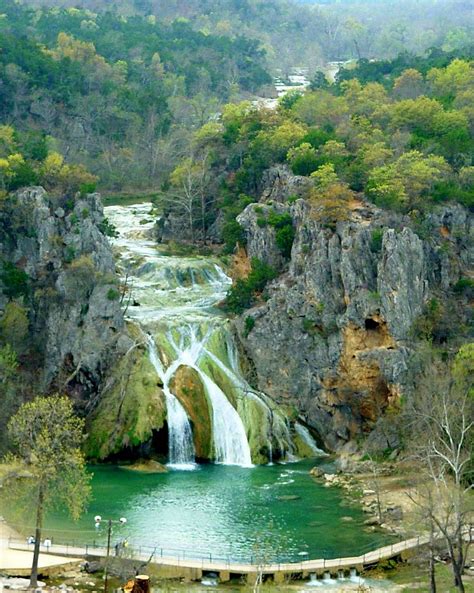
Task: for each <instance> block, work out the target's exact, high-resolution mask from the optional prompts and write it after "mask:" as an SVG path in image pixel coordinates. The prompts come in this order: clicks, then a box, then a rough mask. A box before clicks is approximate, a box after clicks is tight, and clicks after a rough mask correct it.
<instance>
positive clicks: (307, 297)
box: [235, 168, 474, 450]
mask: <svg viewBox="0 0 474 593" xmlns="http://www.w3.org/2000/svg"><path fill="white" fill-rule="evenodd" d="M307 181H308V180H307V179H304V178H295V177H294V176H292V175H291V174H289V172H288V171H287V170H285V169H282V168H277V169H273V170H271V171H270V172H268V174H267V177H266V187H265V190H264V192H263V194H262V197H261V200H260V203H259V204H251V205H249V206H248V207H247V208H246V209H245V210H244V212H243V213H242V214H241V215H240V216H239V217H238V221H239V223H240V225H241V226H242V227H243V228H244V230H245V234H246V238H247V253H248V256H249V258H253V257H256V258H258V259H260V260H262V261H264V262H266V263H268V264H270V265H272V266H274V267H276V268H277V269H279V270H280V271H281V274H280V276H279V277H278V278H277V279H276V280H275V281H273V282H272V283H271V285H270V286H269V287H268V288H267V295H266V300H262V302H261V303H260V304H259V305H258V306H256V307H254V308H252V309H250V310H248V311H246V312H245V313H244V314H243V315H242V316H241V317H240V318H239V319H238V320H237V321H236V324H235V327H236V331H237V333H238V336H239V339H240V344H241V349H242V352H243V353H244V354H245V356H246V358H247V370H248V376H249V378H250V379H251V380H252V381H253V383H254V384H255V386H256V387H258V388H259V389H261V390H262V391H265V392H266V393H268V394H269V395H271V396H272V397H273V398H275V399H277V400H279V401H280V400H282V399H283V400H285V399H286V400H289V401H291V402H293V403H296V404H297V407H298V409H299V411H300V413H301V415H302V416H303V417H304V419H305V420H306V422H307V424H308V425H309V426H310V427H312V428H313V430H314V431H315V432H316V433H318V434H319V436H320V437H321V439H322V441H323V442H324V443H325V445H326V447H328V448H329V449H331V450H339V449H341V447H343V446H344V445H345V444H346V443H348V442H349V441H354V440H356V439H358V438H360V437H361V436H362V435H370V436H369V443H371V444H372V445H373V446H374V447H376V448H377V449H379V450H380V449H386V448H393V447H397V446H398V435H397V432H396V430H395V425H394V424H393V423H387V422H382V421H380V418H382V417H384V416H385V417H387V414H389V413H390V412H396V410H397V408H398V406H399V403H400V396H401V395H402V394H407V393H410V392H412V391H413V389H414V388H415V386H416V376H415V374H414V369H413V365H412V364H411V363H412V360H413V354H414V352H415V350H416V340H417V338H418V337H420V334H423V332H425V333H427V334H429V335H425V336H424V337H428V339H432V340H435V341H438V342H439V343H443V342H447V341H449V340H452V339H456V337H457V335H458V334H461V333H462V330H461V327H462V324H463V323H466V319H465V312H466V310H467V309H468V307H465V305H466V303H465V302H462V300H463V298H464V297H463V296H462V294H460V293H459V291H458V292H456V290H454V291H453V289H456V288H457V287H459V286H462V278H463V277H465V276H467V275H469V273H470V272H469V270H472V262H473V260H474V253H473V243H472V218H471V217H470V216H469V214H468V212H467V211H466V210H465V209H463V208H462V207H461V206H444V207H440V208H438V209H437V210H436V211H435V212H433V213H431V214H429V215H427V216H425V217H424V218H423V220H422V221H419V220H417V219H416V216H415V215H417V213H414V215H413V216H412V217H407V216H402V215H397V214H394V213H388V212H386V211H382V210H380V209H377V208H375V207H374V206H372V205H370V204H368V203H365V202H364V201H362V200H361V201H358V200H354V202H353V203H350V204H348V206H347V216H345V217H344V218H345V219H344V220H340V221H338V222H337V223H335V224H334V225H327V224H325V223H322V222H321V221H320V220H319V221H318V220H316V219H315V217H314V216H313V210H312V208H311V206H310V205H309V204H308V202H307V201H306V200H304V199H296V198H295V194H296V196H298V193H299V194H300V195H304V187H305V186H304V184H305V182H307ZM295 188H296V189H297V191H295ZM290 196H293V197H291V198H290V200H288V198H289V197H290ZM271 212H276V213H278V214H282V213H288V214H290V215H291V218H292V220H293V227H294V231H295V239H294V242H293V246H292V250H291V257H290V259H289V261H287V262H286V263H285V262H284V261H283V259H282V256H281V252H280V251H279V249H278V246H277V244H276V242H275V229H274V228H273V227H272V226H271V225H265V224H262V223H261V220H262V217H264V218H265V217H268V216H269V215H270V213H271ZM460 280H461V282H460ZM461 292H462V291H461ZM247 317H251V318H252V320H253V321H251V322H249V320H248V319H247ZM249 328H252V329H251V330H250V331H249Z"/></svg>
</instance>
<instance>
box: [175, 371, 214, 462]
mask: <svg viewBox="0 0 474 593" xmlns="http://www.w3.org/2000/svg"><path fill="white" fill-rule="evenodd" d="M170 389H171V392H172V393H174V394H175V395H176V397H177V398H178V399H179V401H180V402H181V403H182V404H183V406H184V409H185V410H186V413H187V414H188V417H189V419H190V421H191V424H192V428H193V437H194V447H195V449H196V456H197V457H198V458H199V459H211V455H212V419H211V410H210V406H209V403H208V400H207V396H206V390H205V389H204V385H203V383H202V381H201V378H200V377H199V374H198V372H197V371H195V370H194V369H192V368H190V367H187V366H184V365H182V366H180V367H178V369H177V371H176V373H175V374H174V376H173V378H172V380H171V382H170Z"/></svg>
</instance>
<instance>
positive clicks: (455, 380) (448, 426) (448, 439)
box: [407, 362, 474, 593]
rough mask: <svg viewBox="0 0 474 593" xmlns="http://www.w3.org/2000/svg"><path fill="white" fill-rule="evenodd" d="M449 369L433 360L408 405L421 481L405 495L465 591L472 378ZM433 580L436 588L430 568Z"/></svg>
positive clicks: (473, 422)
mask: <svg viewBox="0 0 474 593" xmlns="http://www.w3.org/2000/svg"><path fill="white" fill-rule="evenodd" d="M453 369H454V367H449V366H448V365H446V364H443V363H440V362H431V363H430V364H429V365H428V366H427V370H426V372H425V374H424V376H422V377H421V380H420V383H419V386H418V389H417V393H416V395H415V396H414V397H413V398H412V400H411V402H410V403H409V405H408V406H407V420H408V423H409V429H410V431H411V437H412V438H411V449H412V454H413V457H414V458H415V460H416V461H417V462H418V464H419V467H420V472H419V480H420V485H419V487H418V488H417V490H416V493H415V494H410V495H409V496H410V498H411V500H412V501H413V502H414V504H415V505H416V506H417V507H418V509H419V510H420V511H421V515H422V517H424V519H425V527H428V529H429V532H430V533H431V534H432V538H431V539H432V540H433V539H434V537H435V536H434V534H435V533H436V534H437V536H438V537H441V538H442V539H443V540H444V542H445V544H446V547H447V553H448V556H449V559H450V562H451V567H452V570H453V576H454V584H455V586H456V587H457V589H458V590H459V591H460V593H464V584H463V579H462V575H463V571H464V567H465V562H466V555H467V551H468V547H469V544H470V537H468V531H469V530H468V526H469V522H470V520H472V517H473V508H472V499H471V498H470V497H469V496H468V493H469V490H470V489H471V488H472V484H470V483H469V482H470V480H469V475H468V474H469V472H470V464H471V454H472V442H473V430H472V429H473V427H474V405H473V404H474V398H473V397H472V392H471V391H472V377H470V376H469V374H468V375H467V376H465V375H464V376H460V375H459V374H456V373H455V372H453ZM431 580H432V581H433V585H432V587H435V584H434V571H433V568H432V569H431ZM431 590H432V591H435V590H436V589H435V588H432V589H431Z"/></svg>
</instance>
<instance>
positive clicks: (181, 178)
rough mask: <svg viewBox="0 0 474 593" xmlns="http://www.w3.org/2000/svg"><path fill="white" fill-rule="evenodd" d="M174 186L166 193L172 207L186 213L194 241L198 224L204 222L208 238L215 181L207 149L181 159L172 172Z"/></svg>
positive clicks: (203, 236) (203, 232)
mask: <svg viewBox="0 0 474 593" xmlns="http://www.w3.org/2000/svg"><path fill="white" fill-rule="evenodd" d="M170 182H171V188H170V190H169V192H168V193H167V195H166V196H165V201H166V202H168V204H169V205H170V207H171V208H173V209H175V210H176V211H177V212H178V214H182V215H183V217H184V218H185V220H186V222H185V224H186V223H187V226H188V231H189V234H190V238H191V241H194V239H195V232H196V224H197V223H198V222H200V227H201V235H202V239H203V240H204V241H205V240H206V234H207V225H206V209H207V206H208V203H209V187H210V183H211V178H210V170H209V164H208V155H207V152H206V153H205V154H203V155H200V156H197V157H194V156H190V157H187V158H185V159H183V160H182V161H181V163H180V164H179V165H178V166H177V167H176V168H175V169H174V171H173V172H172V173H171V175H170Z"/></svg>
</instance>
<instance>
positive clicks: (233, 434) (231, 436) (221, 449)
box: [200, 372, 252, 467]
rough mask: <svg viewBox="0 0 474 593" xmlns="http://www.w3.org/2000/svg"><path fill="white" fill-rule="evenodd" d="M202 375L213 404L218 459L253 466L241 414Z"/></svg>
mask: <svg viewBox="0 0 474 593" xmlns="http://www.w3.org/2000/svg"><path fill="white" fill-rule="evenodd" d="M200 375H201V378H202V380H203V383H204V386H205V388H206V392H207V395H208V396H209V399H210V400H211V404H212V427H213V430H214V447H215V456H216V461H217V462H218V463H226V464H229V465H243V466H247V467H249V466H251V465H252V458H251V455H250V446H249V443H248V441H247V436H246V434H245V428H244V425H243V423H242V420H241V418H240V416H239V415H238V413H237V411H236V409H235V408H234V407H233V406H232V405H231V403H230V402H229V400H228V399H227V398H226V396H225V395H224V394H223V392H222V391H221V389H220V388H219V387H218V386H217V385H216V384H215V383H214V382H213V381H212V380H211V379H210V378H209V377H208V376H207V375H205V374H204V373H203V372H200Z"/></svg>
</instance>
